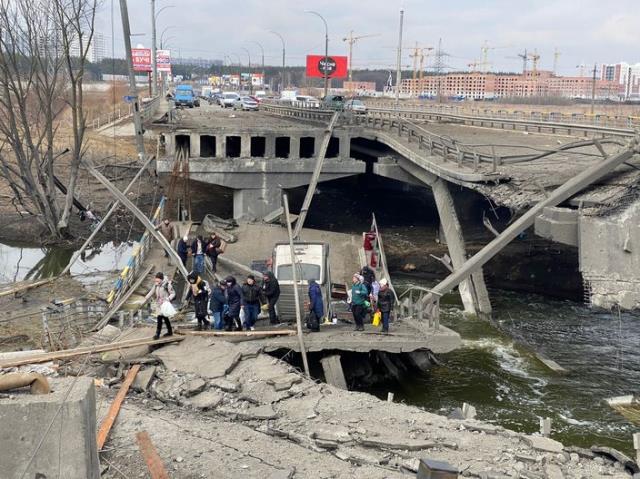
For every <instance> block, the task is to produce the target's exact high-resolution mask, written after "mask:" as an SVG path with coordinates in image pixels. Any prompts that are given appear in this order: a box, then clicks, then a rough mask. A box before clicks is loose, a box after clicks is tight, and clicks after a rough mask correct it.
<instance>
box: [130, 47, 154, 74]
mask: <svg viewBox="0 0 640 479" xmlns="http://www.w3.org/2000/svg"><path fill="white" fill-rule="evenodd" d="M131 56H132V57H133V70H134V71H137V72H150V71H151V48H132V49H131Z"/></svg>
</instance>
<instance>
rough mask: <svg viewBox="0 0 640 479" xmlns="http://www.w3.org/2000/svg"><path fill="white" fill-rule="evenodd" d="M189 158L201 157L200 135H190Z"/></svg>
mask: <svg viewBox="0 0 640 479" xmlns="http://www.w3.org/2000/svg"><path fill="white" fill-rule="evenodd" d="M189 156H190V157H192V158H198V157H200V133H191V134H190V135H189Z"/></svg>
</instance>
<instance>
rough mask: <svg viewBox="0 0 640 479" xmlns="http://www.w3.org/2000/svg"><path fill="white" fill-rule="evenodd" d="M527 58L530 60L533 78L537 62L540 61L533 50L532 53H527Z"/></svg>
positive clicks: (536, 52)
mask: <svg viewBox="0 0 640 479" xmlns="http://www.w3.org/2000/svg"><path fill="white" fill-rule="evenodd" d="M529 58H531V73H533V76H536V73H537V72H538V62H539V61H540V55H539V54H538V51H537V50H534V51H533V53H529Z"/></svg>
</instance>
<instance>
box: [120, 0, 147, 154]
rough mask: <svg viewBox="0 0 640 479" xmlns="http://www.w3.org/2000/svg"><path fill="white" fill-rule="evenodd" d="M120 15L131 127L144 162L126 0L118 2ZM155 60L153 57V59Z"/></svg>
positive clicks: (142, 132)
mask: <svg viewBox="0 0 640 479" xmlns="http://www.w3.org/2000/svg"><path fill="white" fill-rule="evenodd" d="M120 15H121V17H122V34H123V35H124V49H125V52H126V55H127V68H128V69H129V96H130V97H131V98H133V125H134V127H135V130H136V149H137V150H138V158H139V159H140V160H144V158H145V152H144V138H143V136H142V135H143V134H144V130H143V129H142V118H141V116H140V100H139V99H138V90H137V88H136V72H135V71H134V70H133V57H132V55H131V27H130V26H129V11H128V10H127V0H120ZM154 58H155V57H154Z"/></svg>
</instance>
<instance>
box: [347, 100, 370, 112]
mask: <svg viewBox="0 0 640 479" xmlns="http://www.w3.org/2000/svg"><path fill="white" fill-rule="evenodd" d="M344 109H345V110H347V111H352V112H353V113H362V114H364V113H366V112H367V107H366V105H365V104H364V103H362V100H355V99H354V100H349V101H347V102H346V103H345V104H344Z"/></svg>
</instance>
